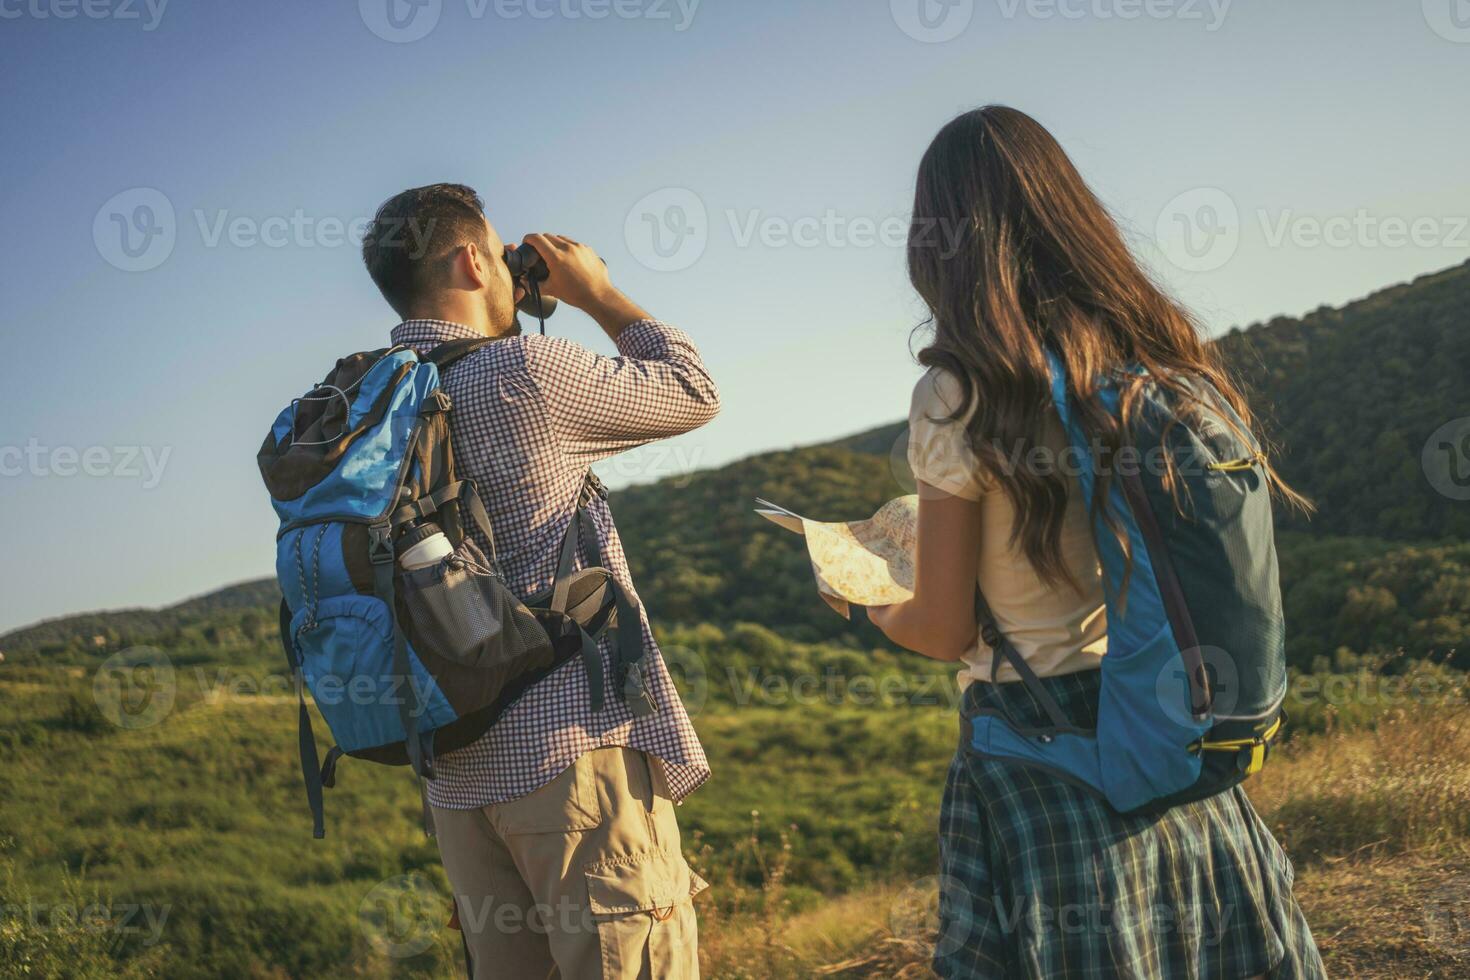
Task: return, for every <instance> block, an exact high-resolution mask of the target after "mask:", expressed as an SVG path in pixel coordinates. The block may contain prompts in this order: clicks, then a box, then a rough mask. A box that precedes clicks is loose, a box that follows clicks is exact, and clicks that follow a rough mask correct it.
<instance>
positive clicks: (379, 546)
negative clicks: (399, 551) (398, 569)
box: [368, 524, 393, 565]
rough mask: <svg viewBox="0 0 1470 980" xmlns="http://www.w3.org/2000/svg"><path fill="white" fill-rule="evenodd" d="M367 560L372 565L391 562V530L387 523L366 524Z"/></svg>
mask: <svg viewBox="0 0 1470 980" xmlns="http://www.w3.org/2000/svg"><path fill="white" fill-rule="evenodd" d="M368 561H370V562H372V563H373V564H374V565H388V564H392V562H393V530H392V528H391V527H390V526H389V525H387V524H372V525H369V526H368Z"/></svg>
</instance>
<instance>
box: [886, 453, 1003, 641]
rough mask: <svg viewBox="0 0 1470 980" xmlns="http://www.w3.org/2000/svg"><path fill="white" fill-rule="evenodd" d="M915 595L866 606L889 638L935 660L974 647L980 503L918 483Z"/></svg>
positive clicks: (977, 628)
mask: <svg viewBox="0 0 1470 980" xmlns="http://www.w3.org/2000/svg"><path fill="white" fill-rule="evenodd" d="M918 552H919V553H918V555H917V560H916V567H915V569H914V597H913V598H912V599H910V600H909V601H907V602H900V603H898V604H897V605H892V606H880V607H875V608H872V609H869V610H868V619H869V620H871V621H872V623H873V625H875V626H877V627H878V628H879V629H880V630H882V631H883V632H884V633H885V634H886V635H887V636H888V638H889V639H890V640H892V641H893V642H894V643H897V644H898V645H899V646H901V647H904V648H905V649H908V650H912V651H914V652H915V653H922V654H923V655H924V656H926V657H933V658H934V659H935V660H945V661H954V660H958V659H960V658H961V657H963V656H964V655H965V654H966V653H968V652H969V651H970V650H971V649H973V648H974V646H975V636H976V635H977V634H978V632H979V627H978V626H977V625H976V623H975V588H976V585H975V580H976V575H977V573H978V571H979V566H980V505H979V504H978V503H976V502H975V501H973V500H966V499H965V498H963V497H952V496H950V495H949V494H947V493H945V492H944V491H942V490H938V489H935V488H934V487H931V486H929V485H928V484H926V483H922V482H921V483H920V484H919V544H918Z"/></svg>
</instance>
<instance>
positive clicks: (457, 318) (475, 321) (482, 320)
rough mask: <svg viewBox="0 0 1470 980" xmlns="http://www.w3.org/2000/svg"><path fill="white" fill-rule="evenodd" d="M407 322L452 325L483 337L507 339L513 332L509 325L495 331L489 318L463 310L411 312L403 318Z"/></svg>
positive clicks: (420, 310) (512, 324)
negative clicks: (436, 321) (432, 322)
mask: <svg viewBox="0 0 1470 980" xmlns="http://www.w3.org/2000/svg"><path fill="white" fill-rule="evenodd" d="M403 319H404V320H405V321H408V320H438V321H439V322H440V323H453V324H456V325H458V326H461V327H468V328H469V329H470V330H473V331H474V332H475V333H477V334H480V335H481V336H484V337H491V338H497V337H508V336H510V335H511V334H513V333H514V332H515V324H514V323H511V324H509V325H508V326H507V327H506V328H505V329H504V330H496V329H495V327H494V326H493V325H492V324H491V323H490V318H489V317H488V316H486V315H485V314H484V313H483V312H482V313H480V314H479V315H472V314H466V313H465V312H464V311H463V310H446V309H419V310H413V311H412V312H411V313H410V314H409V315H408V316H405V317H404V318H403Z"/></svg>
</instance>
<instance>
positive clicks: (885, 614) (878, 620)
mask: <svg viewBox="0 0 1470 980" xmlns="http://www.w3.org/2000/svg"><path fill="white" fill-rule="evenodd" d="M898 606H899V604H898V603H895V604H894V605H891V606H869V607H868V622H870V623H872V624H873V625H874V626H876V627H878V628H879V629H880V630H882V631H883V635H884V636H888V628H889V626H891V625H892V624H893V621H894V619H895V618H896V617H897V613H898ZM889 638H890V639H892V637H889Z"/></svg>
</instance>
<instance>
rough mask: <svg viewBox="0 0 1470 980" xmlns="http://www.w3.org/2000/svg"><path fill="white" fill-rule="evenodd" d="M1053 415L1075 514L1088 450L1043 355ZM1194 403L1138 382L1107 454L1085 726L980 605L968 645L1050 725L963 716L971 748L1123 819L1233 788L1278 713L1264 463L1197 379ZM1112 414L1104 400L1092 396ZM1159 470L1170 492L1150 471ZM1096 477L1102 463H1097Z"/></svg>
mask: <svg viewBox="0 0 1470 980" xmlns="http://www.w3.org/2000/svg"><path fill="white" fill-rule="evenodd" d="M1047 360H1048V364H1049V368H1050V373H1051V395H1052V403H1053V405H1054V406H1055V407H1056V410H1057V413H1058V415H1060V417H1061V420H1062V425H1063V428H1064V429H1065V430H1066V432H1067V437H1068V442H1069V444H1070V447H1071V449H1072V452H1073V454H1074V455H1075V457H1076V459H1077V460H1078V462H1079V466H1078V467H1077V469H1078V478H1079V482H1080V483H1081V486H1082V492H1083V495H1084V497H1085V498H1086V502H1087V505H1088V507H1089V510H1091V509H1092V506H1093V494H1094V489H1095V487H1096V484H1097V474H1098V472H1099V470H1098V468H1097V467H1098V465H1099V464H1098V463H1097V461H1096V460H1095V458H1094V456H1095V454H1094V451H1093V447H1092V446H1091V445H1089V440H1088V438H1087V436H1086V434H1085V433H1084V432H1083V429H1082V427H1081V425H1079V424H1078V421H1077V416H1076V413H1075V412H1074V411H1073V406H1072V404H1071V400H1070V397H1069V394H1068V385H1067V375H1066V369H1065V367H1064V366H1063V364H1062V362H1061V360H1060V358H1058V357H1057V356H1056V355H1055V353H1052V352H1048V357H1047ZM1190 390H1191V392H1192V394H1193V395H1194V396H1195V397H1194V398H1193V399H1192V401H1193V402H1194V403H1195V404H1194V405H1192V406H1190V408H1189V410H1187V411H1186V410H1181V407H1180V406H1179V405H1178V404H1177V397H1176V396H1175V395H1173V394H1171V393H1170V392H1169V391H1168V390H1167V389H1165V388H1164V387H1163V386H1160V385H1158V384H1156V383H1155V382H1152V381H1149V380H1148V379H1144V381H1143V384H1142V389H1141V392H1140V394H1139V402H1140V406H1141V407H1140V408H1139V411H1138V413H1137V417H1136V419H1134V420H1132V421H1131V426H1130V428H1131V432H1130V437H1131V441H1130V442H1129V443H1128V444H1127V448H1128V449H1129V450H1130V451H1129V452H1127V453H1120V454H1116V455H1115V458H1114V460H1113V464H1112V469H1113V478H1112V479H1111V481H1110V482H1109V485H1108V486H1109V489H1108V497H1109V499H1108V500H1107V502H1106V506H1107V507H1108V510H1109V512H1110V513H1111V514H1112V515H1113V516H1114V517H1115V518H1116V520H1117V523H1118V524H1119V525H1120V526H1121V529H1122V531H1123V532H1124V533H1125V534H1126V536H1127V539H1128V541H1129V545H1130V547H1129V551H1131V555H1132V561H1131V567H1130V564H1129V560H1128V555H1127V553H1125V551H1124V549H1123V546H1122V544H1121V542H1120V541H1119V540H1118V537H1117V536H1116V535H1115V534H1114V533H1112V531H1110V530H1109V529H1107V528H1106V527H1105V526H1104V525H1103V524H1102V523H1101V522H1099V521H1093V528H1094V534H1093V537H1094V540H1095V542H1096V544H1097V551H1098V558H1099V561H1100V564H1101V566H1102V575H1103V587H1104V596H1105V601H1106V613H1107V652H1106V654H1105V655H1104V656H1103V657H1102V659H1101V665H1100V671H1101V685H1100V687H1101V691H1100V695H1099V703H1098V706H1097V725H1096V728H1095V729H1080V728H1078V727H1076V726H1075V725H1074V724H1072V723H1071V722H1070V721H1069V720H1068V718H1067V717H1066V716H1065V714H1064V713H1063V712H1062V710H1061V708H1060V706H1059V705H1058V704H1057V702H1056V700H1055V699H1054V698H1053V697H1051V695H1050V694H1049V693H1048V691H1047V688H1046V685H1045V683H1043V682H1041V681H1039V680H1038V679H1037V677H1036V674H1035V672H1034V671H1032V670H1031V669H1030V668H1029V667H1027V666H1026V663H1025V662H1024V661H1023V660H1022V659H1021V657H1020V655H1019V654H1018V653H1017V651H1016V649H1015V647H1014V646H1012V645H1011V643H1010V642H1009V641H1008V640H1007V639H1006V638H1005V637H1004V636H1003V635H1002V634H1001V632H1000V630H999V629H998V628H997V626H996V623H995V618H994V616H993V615H991V614H990V610H989V608H988V606H987V605H986V603H985V600H984V597H983V596H982V597H980V598H979V600H978V602H977V611H978V622H979V623H980V634H981V639H983V640H984V641H985V642H986V644H987V645H988V646H989V647H990V648H991V650H992V651H993V653H992V656H993V659H992V664H991V676H992V677H995V676H996V674H995V672H996V670H997V669H998V668H999V665H1000V662H1001V659H1002V658H1004V659H1005V660H1006V661H1007V662H1008V663H1010V665H1011V666H1012V667H1013V668H1014V669H1015V670H1016V672H1017V673H1018V674H1019V675H1020V678H1021V682H1022V683H1024V684H1025V687H1026V690H1027V691H1028V692H1030V694H1031V696H1032V697H1033V698H1034V699H1035V701H1036V702H1037V706H1038V707H1039V709H1040V711H1041V713H1043V714H1044V715H1045V717H1047V718H1048V719H1050V721H1051V724H1050V725H1045V726H1041V727H1037V726H1035V725H1031V726H1026V725H1022V724H1018V723H1016V721H1015V720H1014V719H1012V718H1011V717H1010V716H1009V714H1008V713H1006V712H1004V711H999V710H986V711H982V712H981V713H979V714H977V715H976V716H974V717H972V718H970V719H968V720H967V723H966V728H967V730H966V736H965V737H966V740H967V742H968V744H969V746H970V748H971V749H972V750H973V751H975V752H977V753H979V754H981V755H985V756H991V757H994V758H1000V759H1008V760H1013V761H1016V762H1020V763H1025V764H1029V765H1033V766H1037V767H1041V768H1044V769H1046V770H1048V771H1050V772H1052V773H1053V774H1055V775H1058V776H1061V777H1062V778H1065V779H1069V780H1071V781H1073V782H1075V783H1080V784H1081V785H1082V786H1084V787H1086V788H1088V789H1091V790H1093V791H1094V792H1097V793H1100V794H1101V795H1102V796H1104V797H1105V798H1106V799H1107V800H1108V802H1109V803H1110V804H1111V805H1112V806H1113V807H1114V808H1115V809H1117V810H1118V811H1120V812H1123V813H1134V812H1150V811H1155V810H1159V809H1163V808H1166V807H1169V806H1173V805H1176V804H1179V803H1185V802H1188V801H1191V800H1197V799H1202V798H1204V797H1206V796H1211V795H1214V794H1215V793H1218V792H1221V791H1222V790H1224V789H1227V788H1229V787H1231V786H1234V785H1236V784H1237V783H1239V782H1241V781H1242V780H1244V779H1245V778H1246V776H1248V775H1250V774H1251V773H1254V772H1256V771H1257V770H1259V769H1260V768H1261V766H1262V765H1263V764H1264V762H1265V759H1266V755H1267V752H1268V750H1269V748H1270V746H1271V745H1272V744H1273V743H1274V741H1275V740H1276V739H1277V738H1278V737H1279V734H1280V732H1281V727H1282V724H1283V722H1284V720H1285V715H1284V713H1283V711H1282V702H1283V700H1284V698H1285V695H1286V655H1285V633H1284V627H1283V619H1282V611H1281V591H1280V581H1279V574H1278V570H1277V565H1276V545H1275V539H1274V533H1273V530H1272V521H1271V493H1270V487H1269V481H1268V477H1267V474H1266V472H1265V468H1264V464H1265V456H1264V454H1263V453H1262V450H1261V446H1260V444H1259V443H1258V442H1257V441H1256V440H1255V438H1254V437H1253V436H1251V435H1250V434H1249V433H1248V432H1247V431H1246V429H1245V426H1244V425H1243V424H1242V423H1241V420H1240V419H1239V417H1238V416H1236V414H1235V413H1234V412H1233V411H1232V410H1231V409H1230V407H1229V405H1228V404H1227V403H1226V402H1225V400H1224V399H1223V398H1221V397H1220V395H1219V393H1218V392H1216V391H1215V390H1214V388H1213V387H1212V386H1210V385H1208V384H1205V383H1203V382H1199V383H1193V384H1191V385H1190ZM1100 397H1101V399H1102V404H1103V407H1104V408H1105V409H1106V410H1107V411H1108V412H1110V413H1111V414H1112V415H1113V416H1114V417H1117V416H1118V412H1119V400H1120V394H1119V388H1118V385H1117V384H1116V383H1115V382H1114V381H1111V380H1105V381H1104V383H1103V384H1102V385H1101V390H1100ZM1165 458H1167V459H1169V460H1172V462H1173V467H1172V469H1173V472H1174V473H1175V474H1176V475H1177V479H1176V480H1175V481H1174V482H1173V484H1172V485H1171V483H1170V481H1169V480H1168V479H1166V477H1165V474H1166V473H1167V472H1169V469H1168V468H1166V467H1165V466H1163V465H1161V464H1162V462H1163V461H1164V459H1165ZM1102 465H1108V464H1106V463H1104V464H1102Z"/></svg>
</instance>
